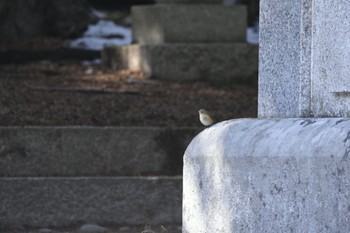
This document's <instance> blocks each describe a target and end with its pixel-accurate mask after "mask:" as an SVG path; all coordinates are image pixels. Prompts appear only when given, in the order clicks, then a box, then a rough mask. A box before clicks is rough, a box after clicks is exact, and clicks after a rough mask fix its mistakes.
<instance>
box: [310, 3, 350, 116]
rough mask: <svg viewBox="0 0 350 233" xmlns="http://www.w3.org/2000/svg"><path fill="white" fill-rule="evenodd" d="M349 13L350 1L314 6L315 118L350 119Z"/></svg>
mask: <svg viewBox="0 0 350 233" xmlns="http://www.w3.org/2000/svg"><path fill="white" fill-rule="evenodd" d="M349 11H350V2H349V1H345V0H341V1H337V3H336V4H332V3H331V2H328V1H315V3H314V4H313V9H312V12H313V14H312V17H313V21H312V24H310V27H311V25H312V45H311V46H312V47H311V49H312V55H311V61H312V63H311V79H312V84H313V85H312V88H311V93H312V95H311V101H312V107H311V111H312V112H313V114H314V115H315V116H330V117H333V116H343V117H350V77H349V74H350V63H349V60H350V30H349V28H350V21H349ZM335 25H336V26H335Z"/></svg>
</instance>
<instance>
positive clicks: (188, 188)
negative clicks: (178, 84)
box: [183, 118, 350, 233]
mask: <svg viewBox="0 0 350 233" xmlns="http://www.w3.org/2000/svg"><path fill="white" fill-rule="evenodd" d="M349 155H350V119H347V118H323V119H316V118H304V119H300V118H289V119H238V120H231V121H226V122H222V123H218V124H216V125H214V126H212V127H210V128H207V129H206V130H204V131H203V132H202V133H200V134H199V135H198V136H196V137H195V138H194V140H193V141H192V142H191V144H190V146H189V147H188V148H187V150H186V153H185V157H184V175H183V178H184V186H183V188H184V194H183V229H184V230H183V232H186V233H203V232H220V233H232V232H310V233H317V232H350V219H349V218H350V217H349V210H350V156H349Z"/></svg>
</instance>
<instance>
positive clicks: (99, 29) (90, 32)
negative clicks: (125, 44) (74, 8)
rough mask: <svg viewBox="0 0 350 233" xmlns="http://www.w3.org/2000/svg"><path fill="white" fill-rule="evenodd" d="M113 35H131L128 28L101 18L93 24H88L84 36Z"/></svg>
mask: <svg viewBox="0 0 350 233" xmlns="http://www.w3.org/2000/svg"><path fill="white" fill-rule="evenodd" d="M113 35H123V36H125V37H130V36H131V30H130V28H126V27H123V26H119V25H117V24H116V23H114V22H113V21H111V20H104V19H101V20H99V21H98V22H97V24H95V25H89V27H88V29H87V31H86V32H85V33H84V36H90V37H106V36H113Z"/></svg>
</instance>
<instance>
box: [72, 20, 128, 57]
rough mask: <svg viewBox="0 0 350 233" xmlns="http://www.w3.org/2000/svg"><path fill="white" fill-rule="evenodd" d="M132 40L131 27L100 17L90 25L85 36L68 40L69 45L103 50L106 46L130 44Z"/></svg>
mask: <svg viewBox="0 0 350 233" xmlns="http://www.w3.org/2000/svg"><path fill="white" fill-rule="evenodd" d="M131 42H132V31H131V29H130V28H127V27H123V26H120V25H117V24H116V23H114V22H113V21H111V20H104V19H100V20H99V21H98V22H97V23H96V24H94V25H89V27H88V29H87V30H86V31H85V33H84V35H83V37H80V38H77V39H75V40H71V41H68V47H70V48H79V49H88V50H102V49H103V48H104V47H105V46H111V45H119V46H121V45H128V44H131Z"/></svg>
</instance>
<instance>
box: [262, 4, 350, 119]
mask: <svg viewBox="0 0 350 233" xmlns="http://www.w3.org/2000/svg"><path fill="white" fill-rule="evenodd" d="M260 7H261V9H260V12H261V15H260V58H259V60H260V64H259V84H260V85H259V109H258V115H259V116H260V117H312V116H315V117H350V84H349V83H350V82H349V77H348V74H349V72H350V66H349V65H348V60H349V59H350V53H349V50H350V43H349V42H350V39H349V38H350V31H349V30H348V28H349V26H350V23H349V21H348V20H345V19H346V18H347V15H348V12H349V11H350V3H349V2H347V1H339V2H337V3H336V4H333V3H332V2H327V1H315V2H314V3H313V2H311V1H302V0H298V1H293V0H287V1H283V2H282V1H278V0H269V1H266V0H265V1H261V4H260ZM334 25H337V26H336V27H335V26H334Z"/></svg>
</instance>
